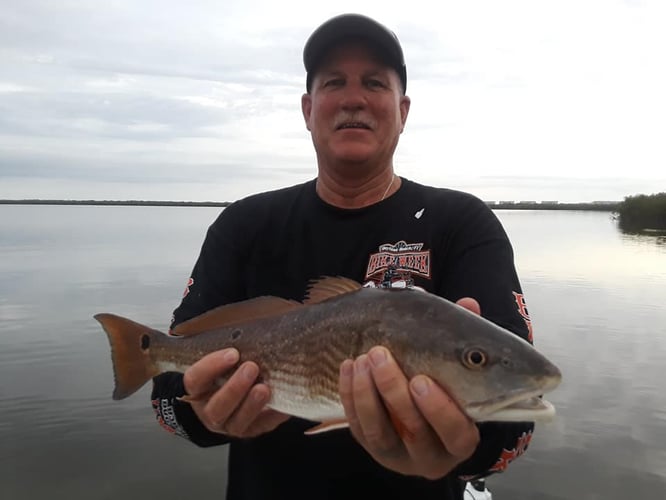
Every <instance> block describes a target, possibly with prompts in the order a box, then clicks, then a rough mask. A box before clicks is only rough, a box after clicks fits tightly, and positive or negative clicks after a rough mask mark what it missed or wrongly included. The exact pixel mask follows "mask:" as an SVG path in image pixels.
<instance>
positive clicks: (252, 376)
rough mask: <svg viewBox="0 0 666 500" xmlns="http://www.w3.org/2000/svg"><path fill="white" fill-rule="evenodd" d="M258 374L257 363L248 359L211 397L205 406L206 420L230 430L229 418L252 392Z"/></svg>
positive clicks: (215, 425)
mask: <svg viewBox="0 0 666 500" xmlns="http://www.w3.org/2000/svg"><path fill="white" fill-rule="evenodd" d="M258 375H259V367H258V366H257V364H256V363H254V362H252V361H246V362H245V363H243V364H242V365H241V366H240V367H239V368H238V370H236V372H235V373H234V374H233V375H232V376H231V377H229V380H227V381H226V382H225V384H224V386H223V387H221V388H220V389H219V390H217V391H216V392H215V393H214V394H213V395H212V396H211V397H210V399H209V400H208V402H207V403H206V405H205V407H204V408H203V411H204V416H205V420H206V421H207V422H208V423H209V425H212V426H214V427H216V428H224V430H225V431H226V432H229V431H228V429H227V427H226V423H227V420H228V419H229V418H230V417H231V415H233V414H234V413H235V412H236V410H237V409H238V408H240V406H241V404H242V403H243V402H244V400H245V399H246V396H248V393H249V392H251V389H252V386H253V385H254V383H255V381H256V379H257V376H258ZM266 390H268V388H266ZM260 394H261V391H260ZM264 404H265V401H264ZM261 407H263V404H262V405H261Z"/></svg>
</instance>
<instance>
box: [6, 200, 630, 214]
mask: <svg viewBox="0 0 666 500" xmlns="http://www.w3.org/2000/svg"><path fill="white" fill-rule="evenodd" d="M620 203H621V202H619V201H593V202H579V203H564V202H562V203H560V202H557V201H542V202H536V201H486V205H488V206H489V207H490V208H492V209H493V210H588V211H596V212H616V211H617V209H618V207H619V206H620ZM0 205H85V206H132V207H228V206H229V205H231V202H229V201H142V200H31V199H27V200H0Z"/></svg>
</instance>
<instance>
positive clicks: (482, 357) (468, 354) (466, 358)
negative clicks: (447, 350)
mask: <svg viewBox="0 0 666 500" xmlns="http://www.w3.org/2000/svg"><path fill="white" fill-rule="evenodd" d="M462 361H463V364H464V365H465V366H466V367H467V368H469V369H470V370H479V369H481V368H483V367H484V366H486V363H487V362H488V356H486V353H485V352H483V351H482V350H481V349H479V348H478V347H470V348H469V349H465V351H464V352H463V355H462Z"/></svg>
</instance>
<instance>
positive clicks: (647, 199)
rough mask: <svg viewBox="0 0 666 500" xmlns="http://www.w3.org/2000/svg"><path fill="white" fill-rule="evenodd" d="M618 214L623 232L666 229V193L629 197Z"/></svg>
mask: <svg viewBox="0 0 666 500" xmlns="http://www.w3.org/2000/svg"><path fill="white" fill-rule="evenodd" d="M617 212H618V215H619V224H620V228H621V229H622V230H625V231H638V230H641V229H666V193H657V194H651V195H645V194H639V195H635V196H627V197H626V198H625V199H624V201H623V202H621V203H620V205H619V207H618V210H617Z"/></svg>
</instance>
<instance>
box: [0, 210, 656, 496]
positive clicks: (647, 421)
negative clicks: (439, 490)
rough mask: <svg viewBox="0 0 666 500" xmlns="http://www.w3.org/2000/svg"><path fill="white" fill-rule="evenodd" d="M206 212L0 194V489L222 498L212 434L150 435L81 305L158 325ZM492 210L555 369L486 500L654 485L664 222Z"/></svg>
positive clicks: (152, 427)
mask: <svg viewBox="0 0 666 500" xmlns="http://www.w3.org/2000/svg"><path fill="white" fill-rule="evenodd" d="M218 212H219V209H202V208H193V207H189V208H175V207H169V208H160V207H141V208H136V207H6V206H5V207H0V231H1V232H2V235H3V238H2V240H0V325H1V328H2V331H1V333H2V334H1V335H0V416H1V418H0V443H2V444H1V445H0V485H2V486H0V497H1V498H3V499H4V498H12V499H19V500H22V499H31V498H41V497H45V496H47V495H51V494H52V493H53V491H57V492H58V494H59V496H60V497H62V498H71V499H83V498H85V499H95V498H111V497H121V498H122V497H125V498H140V497H145V498H161V499H165V500H166V499H179V498H182V497H184V496H192V495H200V496H204V495H205V496H211V495H215V497H216V498H222V496H223V489H224V484H225V478H224V475H223V474H222V471H223V470H224V468H223V467H224V461H225V459H226V450H225V448H223V447H218V448H211V449H206V450H202V449H198V448H196V447H194V446H192V445H190V444H189V443H187V442H185V441H183V440H180V439H178V438H175V437H172V436H168V435H166V433H164V431H162V430H161V429H160V428H159V427H158V426H157V425H156V424H155V423H154V417H153V414H152V410H151V409H150V408H149V405H148V397H149V394H148V391H149V388H148V387H145V388H143V389H142V390H141V391H140V392H139V393H138V394H137V395H136V396H134V397H132V398H129V399H127V400H123V401H122V402H116V401H112V400H111V399H110V394H111V391H112V386H113V377H112V370H111V362H110V358H109V352H108V344H107V342H106V338H105V337H104V335H103V333H102V332H101V329H100V328H99V325H97V323H96V322H95V321H94V320H93V319H92V315H93V314H95V313H97V312H103V311H109V312H116V313H119V314H123V315H125V316H128V317H135V318H137V319H141V321H142V322H144V323H146V324H149V325H151V326H154V327H156V328H160V329H164V328H166V325H167V324H168V321H169V318H170V315H171V311H172V309H173V307H174V306H175V305H176V304H177V302H178V300H179V298H180V295H181V292H182V289H183V286H184V283H185V279H186V277H187V276H188V275H189V272H190V269H191V266H192V264H193V262H194V259H195V257H196V255H197V253H198V250H199V247H200V244H201V241H202V238H203V236H204V234H205V231H206V228H207V227H208V225H209V224H210V223H211V222H212V220H213V219H214V218H215V216H216V215H217V213H218ZM498 215H499V217H500V219H501V220H502V222H503V224H504V225H505V227H506V229H507V232H508V233H509V235H510V237H511V239H512V242H513V245H514V250H515V256H516V265H517V267H518V270H519V274H520V276H521V281H522V282H523V287H524V289H525V293H526V296H527V300H528V306H529V310H530V314H531V316H532V320H533V323H534V327H535V340H536V345H537V347H538V348H539V349H541V350H543V351H544V353H545V354H546V355H547V356H548V357H549V358H552V359H553V360H554V361H555V362H556V363H557V364H558V365H559V366H560V367H561V369H562V371H563V373H564V380H563V383H562V385H561V386H560V388H558V389H557V390H556V391H555V392H553V393H552V395H550V396H549V400H551V401H552V402H553V403H554V404H555V406H556V407H557V411H558V416H557V418H556V420H555V421H554V422H552V423H550V424H540V425H538V426H537V434H536V435H535V438H534V440H533V441H532V444H531V447H530V452H529V453H527V454H526V455H525V456H524V457H523V458H521V459H520V460H519V461H517V462H516V463H515V464H514V465H513V466H512V467H511V468H509V470H508V472H507V473H506V474H505V475H503V476H495V477H493V478H491V479H490V480H489V486H490V488H491V490H492V491H493V495H494V498H496V499H497V500H502V499H507V498H513V499H533V498H544V499H558V500H564V499H569V498H579V499H590V500H591V499H600V498H603V499H604V500H614V499H624V498H628V497H629V498H632V497H638V498H643V497H647V498H655V496H654V492H655V491H661V492H663V491H666V442H664V440H663V439H662V438H663V432H664V431H663V429H666V411H665V410H664V409H665V408H666V391H664V390H663V383H662V380H663V369H664V360H665V359H666V330H664V325H666V308H664V307H663V304H665V303H666V286H665V285H666V255H665V254H664V247H665V245H664V237H663V236H653V235H629V234H624V233H622V232H621V231H619V229H618V228H617V225H616V223H614V222H613V221H610V220H609V218H608V216H607V214H603V213H601V214H599V213H585V212H578V213H575V212H520V211H500V212H499V213H498ZM65 457H66V460H65ZM164 457H168V458H164ZM166 470H178V478H177V481H173V480H171V479H170V478H169V477H168V474H165V471H166ZM36 471H39V481H35V480H34V479H35V477H36V476H35V474H36V473H37V472H36ZM581 471H585V473H584V474H582V473H581ZM659 498H660V497H659Z"/></svg>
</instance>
